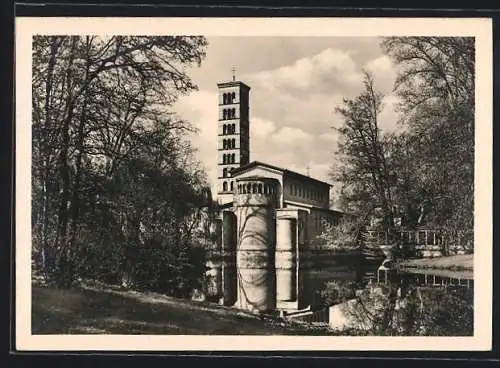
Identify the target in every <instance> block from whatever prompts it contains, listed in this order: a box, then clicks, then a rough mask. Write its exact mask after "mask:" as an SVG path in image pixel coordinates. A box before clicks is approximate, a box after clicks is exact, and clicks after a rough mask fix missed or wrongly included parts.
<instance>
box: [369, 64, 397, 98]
mask: <svg viewBox="0 0 500 368" xmlns="http://www.w3.org/2000/svg"><path fill="white" fill-rule="evenodd" d="M364 69H366V70H368V71H370V72H371V73H372V74H373V78H374V80H375V87H376V88H377V89H379V90H380V91H381V92H382V93H384V94H388V93H391V92H392V88H393V85H394V81H395V80H396V76H397V70H396V68H395V66H394V64H393V63H392V62H391V59H390V58H389V57H388V56H387V55H383V56H380V57H378V58H376V59H374V60H371V61H369V62H368V63H366V65H365V67H364Z"/></svg>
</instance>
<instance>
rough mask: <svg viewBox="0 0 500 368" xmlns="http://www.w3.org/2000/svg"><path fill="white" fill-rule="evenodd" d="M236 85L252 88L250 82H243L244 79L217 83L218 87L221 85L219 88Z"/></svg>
mask: <svg viewBox="0 0 500 368" xmlns="http://www.w3.org/2000/svg"><path fill="white" fill-rule="evenodd" d="M235 86H241V87H243V88H247V89H250V86H249V85H248V84H245V83H243V82H242V81H228V82H221V83H217V87H219V88H222V87H235Z"/></svg>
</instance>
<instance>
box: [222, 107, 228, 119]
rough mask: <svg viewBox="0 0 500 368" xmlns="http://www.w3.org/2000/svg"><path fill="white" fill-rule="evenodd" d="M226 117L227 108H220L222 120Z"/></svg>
mask: <svg viewBox="0 0 500 368" xmlns="http://www.w3.org/2000/svg"><path fill="white" fill-rule="evenodd" d="M226 119H227V110H226V109H224V110H222V120H226Z"/></svg>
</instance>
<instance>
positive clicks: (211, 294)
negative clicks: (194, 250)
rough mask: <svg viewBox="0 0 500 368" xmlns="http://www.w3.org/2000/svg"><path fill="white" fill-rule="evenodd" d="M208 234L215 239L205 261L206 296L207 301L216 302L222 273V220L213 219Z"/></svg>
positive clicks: (220, 294) (220, 289)
mask: <svg viewBox="0 0 500 368" xmlns="http://www.w3.org/2000/svg"><path fill="white" fill-rule="evenodd" d="M210 233H211V234H212V235H213V236H214V238H215V244H213V246H211V247H210V248H209V250H208V255H207V256H208V259H207V268H208V270H207V273H206V276H207V284H206V287H205V292H206V296H207V298H208V299H209V300H217V299H218V298H220V297H221V296H222V272H221V249H222V220H221V219H219V218H218V219H215V220H214V222H213V224H212V226H211V227H210Z"/></svg>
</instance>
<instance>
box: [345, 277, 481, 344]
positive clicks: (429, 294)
mask: <svg viewBox="0 0 500 368" xmlns="http://www.w3.org/2000/svg"><path fill="white" fill-rule="evenodd" d="M343 312H344V314H345V315H346V316H347V318H349V320H350V328H351V329H352V330H360V331H364V332H363V333H364V334H368V335H389V336H471V335H472V334H473V327H474V326H473V316H474V313H473V301H472V293H467V292H464V290H463V288H459V289H456V290H452V289H448V290H443V289H438V288H427V287H419V286H409V287H408V288H407V289H406V290H403V289H401V288H399V287H397V286H396V285H383V286H379V290H370V289H365V290H363V291H362V292H360V293H358V294H357V297H356V299H355V300H353V301H352V302H351V303H345V304H343Z"/></svg>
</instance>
